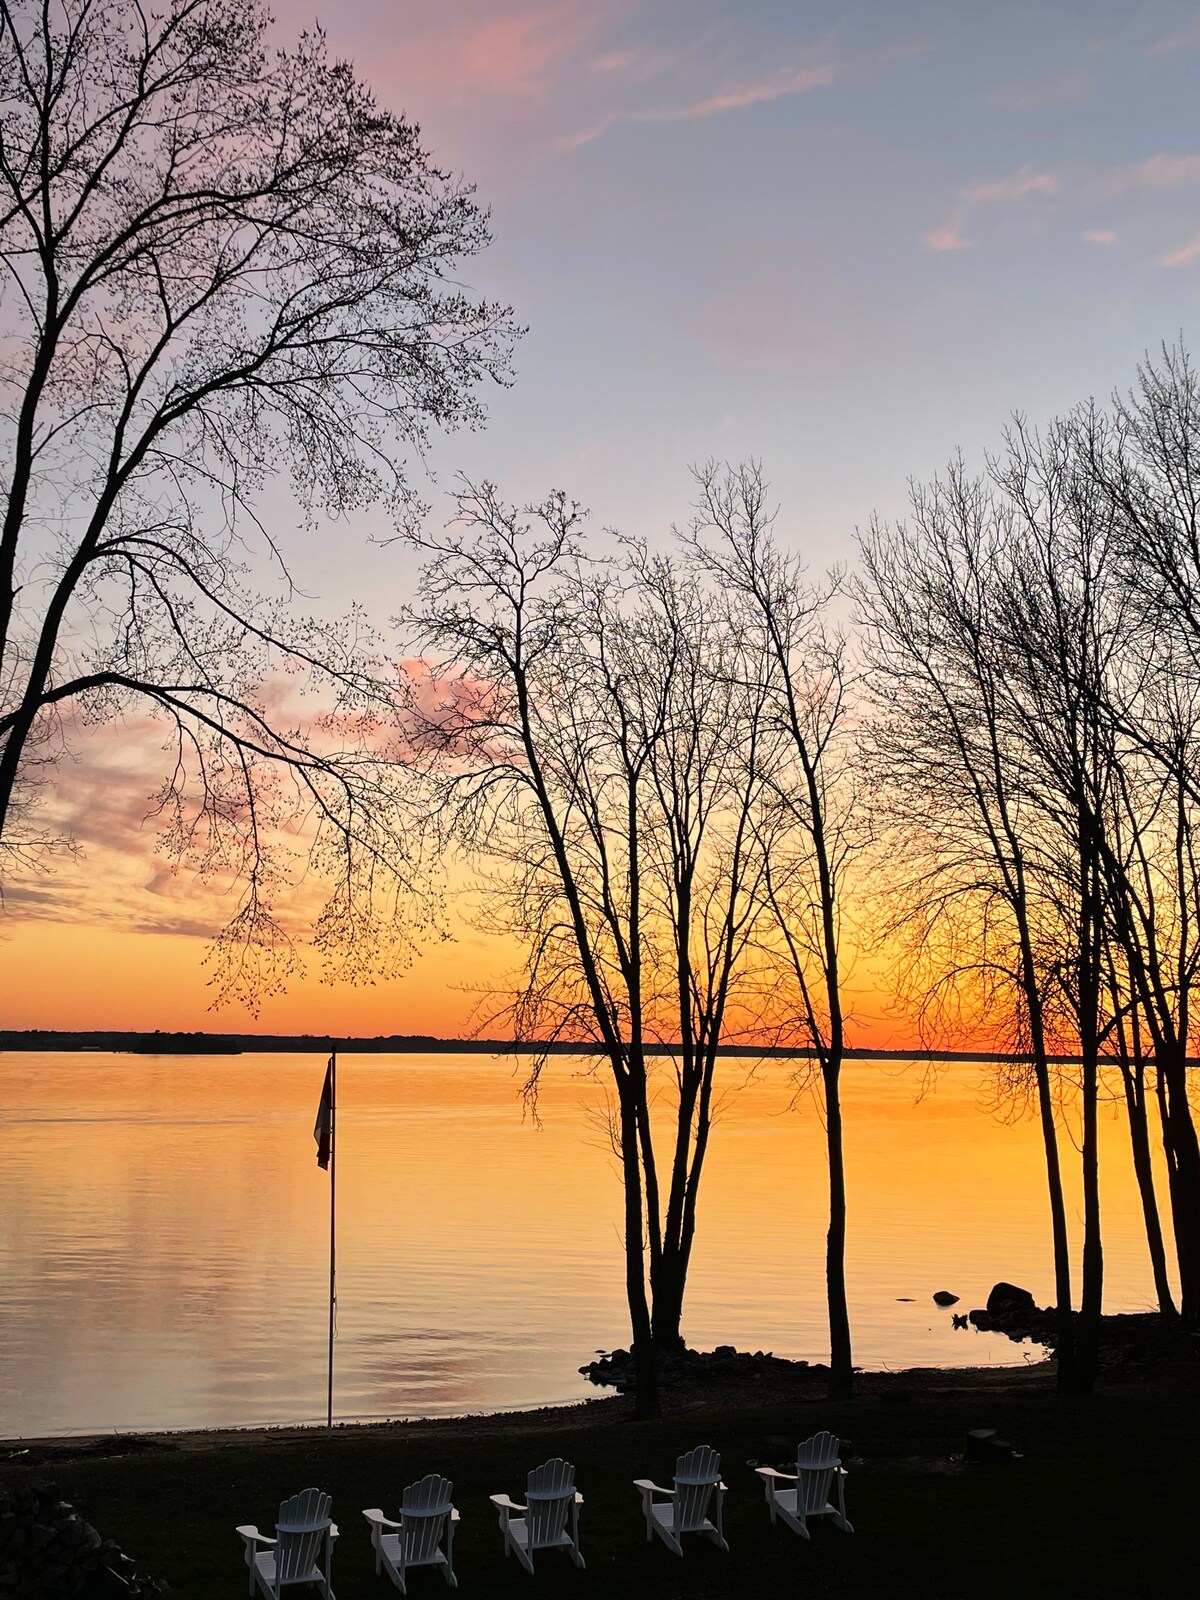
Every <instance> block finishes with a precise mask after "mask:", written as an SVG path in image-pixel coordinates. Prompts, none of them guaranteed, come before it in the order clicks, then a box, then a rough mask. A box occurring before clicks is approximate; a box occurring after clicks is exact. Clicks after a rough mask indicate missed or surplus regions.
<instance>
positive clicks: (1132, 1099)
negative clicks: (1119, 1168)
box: [1121, 1064, 1176, 1317]
mask: <svg viewBox="0 0 1200 1600" xmlns="http://www.w3.org/2000/svg"><path fill="white" fill-rule="evenodd" d="M1121 1076H1122V1078H1123V1080H1124V1083H1125V1105H1126V1108H1127V1110H1128V1113H1129V1143H1130V1148H1131V1150H1132V1153H1133V1171H1134V1175H1135V1177H1136V1178H1137V1186H1138V1194H1139V1196H1140V1197H1141V1202H1142V1217H1143V1219H1144V1220H1145V1224H1146V1246H1147V1249H1148V1250H1149V1252H1150V1270H1151V1272H1152V1273H1153V1275H1154V1293H1155V1295H1156V1297H1157V1299H1158V1309H1159V1310H1160V1311H1161V1312H1162V1314H1163V1315H1164V1316H1165V1317H1174V1316H1175V1315H1176V1311H1175V1299H1174V1296H1173V1295H1172V1293H1171V1284H1170V1281H1169V1279H1168V1277H1167V1250H1166V1244H1165V1242H1164V1239H1163V1230H1162V1220H1161V1218H1160V1217H1159V1214H1158V1196H1157V1195H1156V1194H1155V1192H1154V1163H1153V1160H1152V1158H1151V1155H1150V1124H1149V1119H1148V1117H1147V1115H1146V1079H1145V1068H1144V1065H1142V1064H1139V1065H1138V1066H1137V1067H1136V1068H1134V1067H1127V1066H1125V1065H1124V1064H1122V1067H1121Z"/></svg>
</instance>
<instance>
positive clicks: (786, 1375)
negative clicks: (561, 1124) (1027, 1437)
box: [579, 1282, 1200, 1394]
mask: <svg viewBox="0 0 1200 1600" xmlns="http://www.w3.org/2000/svg"><path fill="white" fill-rule="evenodd" d="M931 1299H932V1301H933V1303H934V1304H935V1305H937V1306H939V1307H940V1308H942V1309H943V1310H950V1308H951V1307H953V1306H956V1305H957V1304H958V1303H959V1299H958V1296H957V1295H954V1294H951V1293H950V1292H949V1291H948V1290H945V1289H939V1290H938V1291H937V1293H936V1294H934V1295H932V1296H931ZM951 1315H952V1316H953V1318H954V1322H955V1325H956V1326H957V1327H963V1328H965V1327H972V1328H977V1329H979V1331H980V1332H986V1333H1002V1334H1004V1335H1005V1337H1006V1338H1009V1339H1011V1340H1012V1341H1013V1342H1014V1343H1015V1344H1031V1345H1037V1346H1040V1347H1041V1349H1042V1351H1043V1352H1044V1353H1045V1354H1046V1355H1047V1356H1050V1357H1052V1356H1053V1353H1054V1349H1055V1346H1056V1344H1057V1341H1058V1314H1057V1311H1056V1310H1055V1308H1054V1307H1053V1306H1044V1307H1043V1306H1039V1305H1038V1304H1037V1302H1036V1301H1035V1300H1034V1298H1033V1295H1032V1294H1031V1293H1030V1291H1029V1290H1028V1289H1022V1288H1020V1287H1019V1286H1018V1285H1016V1284H1012V1283H1003V1282H1002V1283H997V1284H995V1285H994V1286H993V1288H992V1291H991V1293H990V1294H989V1295H988V1298H987V1304H986V1305H985V1306H978V1307H975V1308H974V1309H972V1310H969V1311H966V1312H954V1311H952V1312H951ZM1073 1315H1074V1317H1075V1318H1076V1319H1077V1318H1078V1315H1079V1313H1078V1312H1075V1313H1073ZM1100 1347H1101V1364H1102V1366H1103V1367H1104V1368H1105V1369H1106V1370H1109V1371H1111V1370H1114V1369H1129V1368H1136V1367H1137V1366H1138V1365H1139V1364H1142V1363H1145V1362H1157V1361H1161V1360H1174V1359H1177V1358H1178V1357H1180V1356H1181V1355H1182V1356H1189V1355H1191V1356H1194V1355H1196V1354H1197V1353H1200V1346H1198V1341H1197V1338H1196V1336H1194V1335H1192V1334H1189V1333H1187V1332H1186V1331H1184V1330H1183V1329H1182V1328H1181V1327H1180V1326H1179V1324H1178V1322H1177V1321H1175V1320H1174V1319H1172V1318H1169V1317H1165V1316H1163V1315H1162V1314H1161V1312H1157V1311H1138V1312H1118V1313H1114V1314H1112V1315H1109V1316H1105V1317H1103V1318H1102V1319H1101V1332H1100ZM859 1370H860V1369H858V1368H855V1371H856V1372H858V1371H859ZM579 1371H580V1373H581V1374H582V1376H583V1377H585V1378H587V1379H588V1380H589V1381H590V1382H591V1383H594V1384H596V1385H597V1387H600V1388H609V1389H615V1390H616V1391H617V1392H618V1393H619V1394H624V1393H628V1392H630V1391H632V1389H633V1384H634V1359H633V1352H632V1350H623V1349H622V1350H612V1351H608V1352H597V1359H596V1360H594V1361H589V1362H587V1363H585V1365H583V1366H582V1367H580V1369H579ZM828 1378H829V1368H828V1366H826V1365H825V1363H824V1362H820V1361H813V1362H810V1361H792V1360H789V1359H788V1358H787V1357H785V1356H777V1355H776V1354H775V1353H774V1352H773V1351H770V1350H766V1351H763V1350H755V1351H749V1350H737V1349H735V1348H734V1346H733V1345H727V1344H722V1345H717V1347H716V1348H715V1349H713V1350H692V1349H689V1348H687V1347H684V1348H681V1349H680V1350H678V1351H677V1352H675V1353H674V1354H672V1355H670V1356H668V1357H666V1358H665V1359H664V1360H663V1361H662V1362H661V1363H660V1365H659V1373H658V1379H659V1383H660V1384H661V1385H662V1386H664V1387H666V1388H668V1389H671V1388H679V1387H683V1386H686V1387H687V1388H689V1389H696V1390H698V1391H704V1390H708V1389H713V1390H715V1389H725V1388H727V1387H728V1388H733V1389H738V1388H740V1387H743V1386H745V1385H750V1384H753V1385H757V1386H759V1387H763V1388H766V1387H779V1386H786V1387H788V1388H796V1387H801V1388H802V1387H804V1386H806V1385H808V1384H813V1385H823V1384H825V1383H826V1382H827V1381H828Z"/></svg>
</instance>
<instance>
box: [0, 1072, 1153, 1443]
mask: <svg viewBox="0 0 1200 1600" xmlns="http://www.w3.org/2000/svg"><path fill="white" fill-rule="evenodd" d="M666 1070H667V1069H666V1068H665V1066H664V1067H663V1068H660V1072H662V1073H664V1074H665V1072H666ZM720 1071H721V1076H722V1079H723V1081H724V1084H725V1086H726V1090H727V1093H726V1095H725V1099H724V1103H723V1107H722V1112H721V1117H720V1121H719V1125H718V1127H717V1128H716V1130H715V1132H714V1135H713V1140H712V1144H711V1147H710V1156H709V1164H708V1167H707V1170H706V1172H705V1178H704V1188H703V1191H702V1197H701V1203H700V1220H699V1232H698V1238H697V1245H696V1251H695V1257H694V1265H693V1269H692V1276H691V1283H690V1288H689V1295H688V1303H687V1308H686V1314H685V1332H686V1334H687V1337H688V1339H689V1342H690V1343H692V1344H693V1345H696V1346H698V1347H702V1348H711V1346H713V1345H714V1344H721V1343H728V1344H735V1345H737V1346H738V1347H739V1348H749V1349H764V1350H774V1351H775V1352H776V1353H777V1354H780V1355H788V1356H793V1357H807V1358H808V1359H810V1360H819V1359H822V1358H823V1357H824V1356H825V1355H826V1351H827V1345H826V1335H825V1328H824V1305H823V1279H822V1271H823V1251H824V1226H825V1223H824V1215H823V1213H824V1205H825V1176H824V1166H823V1138H824V1135H823V1131H822V1127H821V1122H820V1118H819V1115H818V1111H817V1108H816V1107H815V1106H814V1104H813V1102H812V1100H811V1099H810V1098H807V1097H805V1098H802V1099H801V1100H800V1102H799V1103H798V1104H797V1105H795V1106H792V1105H791V1102H792V1100H793V1098H794V1093H793V1090H792V1089H791V1087H790V1085H789V1082H788V1072H789V1067H788V1065H787V1064H786V1063H781V1062H773V1063H770V1064H769V1065H768V1066H767V1067H765V1068H762V1069H760V1071H759V1073H758V1075H757V1076H756V1077H755V1078H754V1079H753V1080H752V1081H750V1082H748V1083H747V1082H746V1077H747V1066H746V1064H745V1063H740V1062H732V1061H730V1062H725V1063H723V1064H722V1066H721V1069H720ZM323 1073H324V1061H323V1060H321V1059H318V1058H316V1057H311V1056H305V1057H302V1056H281V1055H263V1056H254V1055H243V1056H213V1057H204V1056H199V1057H196V1056H193V1057H147V1056H129V1055H102V1054H96V1053H84V1054H79V1055H66V1054H53V1055H51V1054H22V1053H14V1052H10V1053H7V1054H4V1055H2V1056H0V1436H9V1437H11V1436H16V1435H24V1436H27V1437H28V1436H32V1435H38V1434H47V1433H55V1432H74V1431H84V1430H100V1429H110V1428H167V1427H199V1426H225V1425H243V1424H244V1425H249V1424H257V1423H282V1422H298V1421H313V1420H318V1419H320V1418H323V1416H324V1408H325V1350H326V1332H327V1323H326V1317H327V1310H326V1304H327V1303H326V1293H327V1285H328V1278H327V1273H328V1258H327V1254H326V1251H327V1242H328V1204H329V1180H328V1176H327V1175H326V1174H325V1173H322V1172H321V1171H320V1170H319V1169H318V1167H317V1165H316V1159H315V1146H314V1143H313V1138H312V1125H313V1119H314V1116H315V1113H316V1105H317V1100H318V1097H319V1093H320V1088H321V1082H322V1077H323ZM520 1077H521V1064H520V1063H518V1064H517V1067H516V1069H515V1071H514V1065H513V1062H512V1061H511V1060H503V1059H494V1058H490V1057H483V1056H473V1055H470V1056H454V1055H436V1056H420V1055H413V1056H367V1055H359V1056H355V1055H343V1056H340V1057H339V1071H338V1088H339V1095H338V1098H339V1117H338V1134H339V1139H338V1218H339V1229H338V1231H339V1256H338V1268H339V1306H338V1340H337V1387H336V1399H335V1410H336V1413H337V1415H338V1416H339V1417H341V1418H376V1417H400V1416H418V1415H429V1416H434V1415H445V1414H456V1413H464V1412H471V1411H485V1410H497V1409H504V1408H508V1407H513V1406H530V1405H537V1404H545V1403H551V1402H561V1401H568V1400H574V1399H578V1398H582V1397H584V1396H585V1395H588V1394H594V1393H595V1392H596V1391H595V1390H593V1389H592V1388H591V1386H590V1385H588V1384H587V1383H585V1381H584V1380H583V1379H582V1378H580V1376H579V1375H578V1372H577V1368H578V1367H579V1366H580V1365H581V1364H582V1363H583V1362H584V1361H587V1360H589V1359H590V1358H591V1356H592V1353H593V1352H594V1351H596V1350H598V1349H609V1348H612V1347H613V1346H616V1345H626V1344H628V1342H629V1335H628V1323H627V1321H626V1316H625V1310H624V1303H623V1297H622V1276H621V1274H622V1262H621V1237H620V1187H619V1182H618V1178H617V1174H616V1167H615V1163H614V1160H613V1157H612V1154H611V1151H610V1150H609V1149H608V1147H607V1145H606V1141H605V1139H604V1136H603V1134H602V1132H601V1131H600V1129H599V1126H598V1122H599V1120H600V1113H601V1111H602V1107H603V1104H604V1094H603V1080H602V1079H601V1078H598V1077H596V1076H595V1075H594V1073H593V1070H590V1069H589V1067H588V1065H587V1064H586V1063H584V1062H582V1061H579V1060H568V1059H562V1058H560V1059H556V1060H553V1061H552V1062H551V1064H550V1066H549V1068H548V1070H547V1075H546V1079H545V1084H544V1088H543V1093H542V1101H541V1113H542V1120H541V1126H540V1127H539V1126H535V1125H534V1124H533V1123H532V1122H531V1121H530V1120H529V1119H528V1118H525V1117H523V1115H522V1105H521V1099H520V1094H519V1085H520ZM923 1083H924V1077H923V1069H922V1068H920V1067H918V1066H908V1067H905V1066H902V1065H900V1064H897V1063H894V1062H887V1063H882V1062H854V1063H852V1064H851V1065H850V1066H849V1067H848V1068H847V1070H846V1075H845V1085H846V1087H845V1102H846V1146H847V1165H848V1182H849V1197H850V1238H849V1290H850V1300H851V1312H852V1317H853V1327H854V1335H855V1360H856V1361H857V1362H858V1363H859V1364H861V1365H862V1366H865V1367H884V1366H886V1367H892V1368H899V1367H907V1366H914V1365H930V1364H959V1365H977V1364H982V1363H988V1362H1002V1363H1013V1362H1017V1363H1019V1362H1021V1361H1022V1360H1025V1359H1031V1354H1030V1353H1029V1352H1027V1351H1026V1350H1025V1349H1023V1348H1022V1347H1020V1346H1017V1345H1015V1344H1013V1343H1011V1342H1010V1341H1009V1340H1007V1339H1004V1338H1002V1337H999V1336H996V1335H991V1334H980V1333H976V1332H975V1331H974V1330H970V1331H966V1332H964V1331H955V1330H954V1329H953V1328H952V1326H951V1317H950V1313H949V1312H948V1311H942V1310H939V1309H938V1308H937V1307H936V1306H934V1305H933V1304H932V1303H931V1299H930V1297H931V1295H932V1294H933V1292H934V1291H935V1290H938V1289H949V1290H950V1291H952V1292H953V1293H956V1294H958V1295H959V1296H961V1299H962V1304H961V1306H960V1307H959V1308H958V1309H960V1310H966V1309H967V1308H968V1307H970V1306H973V1305H980V1304H982V1303H983V1301H984V1299H985V1298H986V1295H987V1291H988V1289H989V1287H990V1285H991V1284H992V1283H993V1282H994V1281H995V1280H996V1279H999V1278H1007V1279H1009V1280H1011V1281H1013V1282H1015V1283H1020V1284H1024V1285H1026V1286H1027V1287H1028V1288H1030V1289H1031V1290H1032V1291H1033V1293H1034V1295H1035V1296H1036V1297H1037V1299H1038V1300H1039V1302H1040V1303H1042V1304H1045V1303H1047V1302H1048V1301H1050V1300H1051V1299H1052V1298H1053V1287H1052V1276H1051V1266H1050V1253H1049V1234H1048V1227H1047V1220H1046V1205H1045V1197H1044V1190H1045V1184H1044V1178H1043V1176H1042V1166H1041V1155H1040V1149H1039V1143H1038V1134H1037V1128H1036V1125H1035V1123H1034V1122H1033V1121H1032V1120H1031V1119H1030V1118H1029V1117H1027V1116H1026V1117H1023V1118H1017V1119H1016V1120H1013V1119H1012V1118H1009V1119H1008V1120H1003V1119H1001V1118H998V1117H997V1116H996V1115H995V1114H994V1113H993V1111H992V1109H991V1099H992V1083H991V1074H990V1071H989V1069H988V1068H986V1067H981V1066H974V1065H963V1064H956V1065H954V1066H952V1067H949V1068H947V1069H946V1070H945V1071H944V1072H943V1073H942V1075H941V1078H940V1081H939V1082H938V1084H937V1086H936V1088H935V1089H934V1090H933V1091H932V1092H930V1093H927V1094H925V1095H923V1096H922V1093H921V1090H922V1085H923ZM664 1095H665V1084H664ZM1103 1122H1104V1149H1103V1166H1104V1195H1103V1204H1104V1215H1105V1246H1106V1267H1107V1290H1106V1307H1107V1309H1110V1310H1139V1309H1145V1308H1148V1307H1149V1306H1150V1305H1151V1303H1152V1295H1151V1288H1150V1276H1149V1268H1148V1265H1147V1261H1146V1249H1145V1242H1144V1236H1143V1234H1142V1229H1141V1219H1140V1212H1139V1208H1138V1202H1137V1196H1136V1191H1135V1189H1134V1186H1133V1183H1132V1179H1131V1176H1130V1171H1129V1167H1130V1162H1129V1157H1128V1140H1127V1135H1126V1133H1125V1129H1124V1124H1123V1122H1122V1121H1121V1119H1120V1118H1119V1117H1118V1115H1117V1113H1116V1109H1115V1107H1114V1108H1112V1110H1111V1111H1109V1112H1107V1113H1106V1114H1105V1116H1104V1119H1103ZM1064 1156H1065V1158H1066V1159H1067V1160H1068V1162H1069V1164H1070V1165H1071V1166H1072V1167H1074V1166H1076V1165H1077V1162H1075V1160H1074V1156H1073V1152H1071V1150H1070V1148H1069V1146H1068V1147H1066V1148H1065V1150H1064ZM1078 1218H1079V1205H1078V1200H1077V1196H1075V1195H1073V1198H1072V1221H1073V1225H1074V1227H1075V1243H1076V1245H1077V1244H1078V1234H1079V1226H1078Z"/></svg>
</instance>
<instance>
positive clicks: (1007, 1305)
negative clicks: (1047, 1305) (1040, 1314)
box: [987, 1283, 1037, 1317]
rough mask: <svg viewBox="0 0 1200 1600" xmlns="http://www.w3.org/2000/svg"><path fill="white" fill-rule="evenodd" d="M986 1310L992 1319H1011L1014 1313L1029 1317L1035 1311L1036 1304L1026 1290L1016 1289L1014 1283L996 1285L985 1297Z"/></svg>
mask: <svg viewBox="0 0 1200 1600" xmlns="http://www.w3.org/2000/svg"><path fill="white" fill-rule="evenodd" d="M987 1309H988V1315H989V1316H993V1317H1011V1316H1012V1315H1014V1313H1015V1314H1017V1315H1020V1316H1029V1315H1031V1314H1033V1313H1035V1312H1036V1311H1037V1303H1036V1301H1035V1300H1034V1298H1033V1296H1032V1295H1031V1294H1030V1292H1029V1290H1028V1289H1018V1288H1017V1286H1016V1284H1015V1283H997V1284H995V1285H993V1287H992V1292H991V1294H989V1295H988V1297H987Z"/></svg>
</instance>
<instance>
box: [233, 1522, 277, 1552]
mask: <svg viewBox="0 0 1200 1600" xmlns="http://www.w3.org/2000/svg"><path fill="white" fill-rule="evenodd" d="M234 1531H235V1532H236V1533H237V1534H238V1536H239V1537H240V1538H241V1539H242V1540H243V1541H244V1542H245V1544H246V1546H247V1547H248V1548H249V1547H252V1546H254V1545H257V1544H274V1543H275V1540H274V1539H269V1538H268V1537H267V1535H266V1534H265V1533H259V1531H258V1529H257V1528H256V1527H255V1526H254V1524H253V1523H252V1522H248V1523H246V1524H245V1526H244V1527H241V1528H237V1529H235V1530H234Z"/></svg>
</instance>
